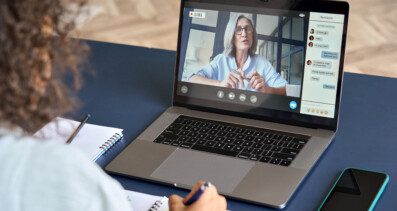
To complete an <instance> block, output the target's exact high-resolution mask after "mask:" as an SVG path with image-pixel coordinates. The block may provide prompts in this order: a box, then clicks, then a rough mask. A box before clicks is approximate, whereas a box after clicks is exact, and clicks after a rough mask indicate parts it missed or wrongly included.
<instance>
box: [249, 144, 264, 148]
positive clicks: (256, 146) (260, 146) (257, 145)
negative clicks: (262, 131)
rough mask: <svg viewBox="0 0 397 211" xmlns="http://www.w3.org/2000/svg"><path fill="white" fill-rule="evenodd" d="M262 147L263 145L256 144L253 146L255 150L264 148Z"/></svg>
mask: <svg viewBox="0 0 397 211" xmlns="http://www.w3.org/2000/svg"><path fill="white" fill-rule="evenodd" d="M262 146H263V144H261V143H255V144H254V145H252V147H253V148H258V149H260V148H262Z"/></svg>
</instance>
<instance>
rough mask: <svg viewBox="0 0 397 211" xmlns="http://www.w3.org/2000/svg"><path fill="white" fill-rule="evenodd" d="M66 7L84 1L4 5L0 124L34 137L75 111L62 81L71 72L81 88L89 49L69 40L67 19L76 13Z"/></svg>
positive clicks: (29, 0) (0, 8) (21, 0)
mask: <svg viewBox="0 0 397 211" xmlns="http://www.w3.org/2000/svg"><path fill="white" fill-rule="evenodd" d="M65 2H68V4H70V3H77V5H80V6H81V5H83V4H84V2H85V0H68V1H62V0H12V1H0V46H1V47H0V102H1V103H0V122H7V123H10V124H11V125H13V126H19V127H21V128H22V129H24V130H25V131H27V132H34V131H35V130H37V129H38V128H39V127H41V126H42V125H43V124H44V123H46V122H48V121H49V120H51V119H52V118H54V117H55V116H57V115H61V114H64V113H65V112H69V111H71V110H72V109H73V108H74V107H75V105H76V101H75V100H74V99H73V97H72V94H71V91H70V90H69V89H68V88H67V86H66V85H65V84H64V82H63V81H62V80H61V77H62V78H65V73H70V75H71V76H72V77H71V78H72V79H73V84H74V87H75V88H79V87H80V85H81V77H80V73H79V70H78V67H79V64H80V63H81V61H82V59H83V58H84V55H86V53H87V47H85V46H84V45H81V44H80V43H78V42H77V41H76V40H71V39H68V38H67V37H66V36H67V34H68V32H69V31H70V30H71V29H73V25H74V24H73V22H67V21H66V18H64V17H68V19H70V20H72V19H73V18H71V17H72V16H73V15H77V14H78V13H77V12H76V11H73V12H72V11H68V10H67V9H65V5H64V4H63V3H65ZM80 6H79V7H77V8H80ZM53 35H56V36H53Z"/></svg>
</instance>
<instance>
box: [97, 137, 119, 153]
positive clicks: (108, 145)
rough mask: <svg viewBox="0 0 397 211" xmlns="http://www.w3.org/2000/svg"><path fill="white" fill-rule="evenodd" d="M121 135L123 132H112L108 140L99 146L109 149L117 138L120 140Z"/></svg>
mask: <svg viewBox="0 0 397 211" xmlns="http://www.w3.org/2000/svg"><path fill="white" fill-rule="evenodd" d="M122 137H123V134H122V133H121V134H119V133H116V134H114V135H113V136H112V137H111V138H109V140H107V141H105V143H103V144H102V146H100V147H99V148H100V149H102V150H104V151H107V150H108V149H110V148H111V147H112V146H113V145H114V144H115V143H116V142H117V141H118V140H120V139H121V138H122Z"/></svg>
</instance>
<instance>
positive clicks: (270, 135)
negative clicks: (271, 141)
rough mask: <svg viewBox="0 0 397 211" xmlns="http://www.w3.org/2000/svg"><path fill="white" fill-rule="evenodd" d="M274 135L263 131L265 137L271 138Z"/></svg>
mask: <svg viewBox="0 0 397 211" xmlns="http://www.w3.org/2000/svg"><path fill="white" fill-rule="evenodd" d="M273 136H274V134H273V133H265V135H264V136H263V137H265V138H272V137H273Z"/></svg>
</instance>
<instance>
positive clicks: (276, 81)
mask: <svg viewBox="0 0 397 211" xmlns="http://www.w3.org/2000/svg"><path fill="white" fill-rule="evenodd" d="M233 70H237V64H236V59H235V58H234V57H232V56H226V55H224V54H219V55H217V56H216V57H215V58H214V59H213V60H212V61H211V63H209V64H208V65H207V66H205V67H204V68H203V69H201V70H198V71H197V72H196V73H194V74H193V75H198V76H202V77H205V78H208V79H213V80H219V81H222V80H224V79H225V78H226V77H227V76H228V75H229V73H230V72H231V71H233ZM255 70H256V71H257V72H258V73H259V74H260V75H261V76H262V77H263V79H264V81H265V84H266V85H267V86H269V87H275V88H277V87H284V86H285V85H286V84H287V81H286V80H285V79H284V78H283V77H282V76H281V75H280V74H278V73H277V72H276V70H275V69H274V68H273V66H272V65H271V64H270V62H268V61H267V60H266V59H264V58H263V57H261V56H259V55H254V56H248V59H247V61H246V62H245V64H244V67H243V71H244V73H245V76H248V75H249V74H250V73H251V72H253V71H255ZM244 81H245V82H244V88H243V87H239V88H240V89H246V90H247V89H248V90H251V89H249V88H248V80H244Z"/></svg>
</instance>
